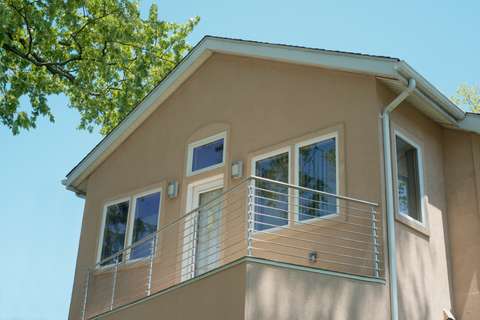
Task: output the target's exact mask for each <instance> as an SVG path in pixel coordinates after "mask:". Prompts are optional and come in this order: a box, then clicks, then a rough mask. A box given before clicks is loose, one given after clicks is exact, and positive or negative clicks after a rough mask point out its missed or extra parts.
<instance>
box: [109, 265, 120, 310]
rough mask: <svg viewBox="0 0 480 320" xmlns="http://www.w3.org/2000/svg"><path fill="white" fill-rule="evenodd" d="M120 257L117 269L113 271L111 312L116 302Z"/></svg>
mask: <svg viewBox="0 0 480 320" xmlns="http://www.w3.org/2000/svg"><path fill="white" fill-rule="evenodd" d="M118 258H119V256H117V257H116V258H115V268H114V271H113V283H112V299H111V300H110V310H112V309H113V303H114V302H115V288H116V287H117V274H118V260H119V259H118Z"/></svg>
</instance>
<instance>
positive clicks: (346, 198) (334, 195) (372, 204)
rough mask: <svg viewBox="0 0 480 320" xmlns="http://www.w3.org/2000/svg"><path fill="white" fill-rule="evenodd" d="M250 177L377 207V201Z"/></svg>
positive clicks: (254, 177) (259, 178)
mask: <svg viewBox="0 0 480 320" xmlns="http://www.w3.org/2000/svg"><path fill="white" fill-rule="evenodd" d="M250 178H252V179H254V180H256V181H264V182H269V183H273V184H276V185H280V186H284V187H288V188H291V189H296V190H300V191H309V192H313V193H318V194H322V195H326V196H332V197H335V198H338V199H341V200H347V201H351V202H356V203H361V204H364V205H369V206H374V207H378V203H374V202H370V201H365V200H360V199H356V198H351V197H346V196H341V195H338V194H334V193H329V192H325V191H320V190H315V189H310V188H306V187H301V186H299V185H294V184H289V183H286V182H281V181H277V180H271V179H267V178H262V177H257V176H251V177H250Z"/></svg>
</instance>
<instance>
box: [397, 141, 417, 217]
mask: <svg viewBox="0 0 480 320" xmlns="http://www.w3.org/2000/svg"><path fill="white" fill-rule="evenodd" d="M395 144H396V153H397V201H398V212H399V213H400V214H401V215H404V216H408V217H410V218H412V219H415V220H416V221H418V222H420V223H422V222H423V221H422V220H423V217H422V200H421V197H422V195H421V184H420V183H421V182H420V168H419V165H420V154H419V150H418V148H417V147H416V146H414V145H412V144H411V143H409V142H408V141H406V140H405V139H402V138H401V137H399V136H398V135H397V136H396V140H395Z"/></svg>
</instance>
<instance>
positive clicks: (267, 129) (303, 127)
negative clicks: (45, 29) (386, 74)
mask: <svg viewBox="0 0 480 320" xmlns="http://www.w3.org/2000/svg"><path fill="white" fill-rule="evenodd" d="M393 97H394V95H393V94H392V93H391V92H389V91H388V90H387V89H386V88H385V87H384V86H383V85H381V84H380V83H379V82H378V81H377V80H376V79H375V78H374V77H371V76H366V75H355V74H349V73H344V72H334V71H328V70H324V69H320V68H312V67H306V66H297V65H291V64H284V63H278V62H269V61H262V60H256V59H249V58H241V57H234V56H226V55H219V54H214V55H213V56H212V57H211V58H209V60H208V61H207V62H206V63H205V64H204V65H203V66H202V67H200V69H199V70H198V71H197V72H195V73H194V74H193V75H192V76H191V77H190V78H189V79H188V80H187V81H186V82H185V83H184V84H183V85H182V86H181V87H180V88H179V89H178V90H177V91H176V92H175V93H174V94H173V95H172V96H171V97H169V98H168V99H167V100H166V101H165V102H164V103H163V104H162V105H161V106H160V107H159V108H158V109H157V110H156V111H155V112H154V113H153V114H152V115H151V116H150V117H149V118H148V119H147V120H146V121H145V122H144V123H143V124H142V125H141V126H140V127H139V128H138V129H137V130H136V131H135V132H134V133H133V134H132V135H131V136H130V137H129V138H128V139H127V140H126V141H125V142H124V143H122V145H120V147H119V148H118V149H117V150H116V151H115V152H114V153H113V154H112V155H110V156H109V157H108V158H107V160H106V161H105V162H104V163H103V164H102V165H101V166H100V167H98V168H97V169H96V170H95V171H94V172H93V173H92V175H91V176H90V177H89V179H88V190H87V198H86V203H85V211H84V218H83V224H82V234H81V239H80V246H79V253H78V260H77V269H76V274H75V282H74V288H73V293H72V302H71V309H70V316H69V318H70V319H78V317H79V315H80V306H81V300H82V295H83V292H82V286H83V283H84V279H85V270H86V268H87V267H90V266H92V265H93V264H94V263H95V260H96V256H97V245H98V237H99V229H100V224H101V218H102V210H103V206H104V204H105V202H107V201H110V200H114V199H119V198H122V197H124V196H131V195H134V194H136V193H138V192H141V191H142V190H143V191H144V190H147V189H148V188H149V187H148V186H159V185H160V186H163V188H164V190H165V186H166V183H167V181H172V180H177V181H178V182H179V183H180V194H179V196H178V197H177V198H176V199H168V198H166V197H163V199H162V208H161V217H160V225H165V224H167V223H169V222H171V221H173V220H175V219H176V218H178V217H179V216H180V215H182V214H184V213H185V210H186V205H185V204H186V200H187V199H186V190H187V187H188V185H189V184H190V183H191V182H194V181H197V180H199V179H202V178H206V177H209V176H213V175H218V174H223V175H224V177H225V178H224V187H225V188H229V187H230V186H232V185H233V184H235V183H236V181H234V180H232V179H230V178H229V177H230V174H229V169H230V163H231V161H234V160H243V162H244V164H245V167H244V168H245V169H246V175H249V174H250V172H249V168H250V161H251V159H252V157H254V156H255V155H258V154H260V153H263V152H266V151H269V150H271V149H272V146H278V147H280V146H285V145H290V144H291V143H292V142H295V141H297V140H298V139H301V138H302V137H307V136H310V135H312V134H315V133H317V132H324V130H327V131H328V130H329V129H331V128H341V130H340V131H341V135H342V141H343V142H342V143H341V145H340V148H341V150H340V151H339V153H340V154H341V155H342V158H343V162H342V163H341V174H340V184H341V185H340V190H341V193H342V194H345V195H349V196H352V197H357V198H361V199H365V200H370V201H374V202H379V203H380V211H381V212H382V213H383V212H384V210H383V206H384V203H383V200H382V199H383V191H382V190H383V182H382V177H383V173H382V151H381V127H380V123H379V113H380V111H381V109H382V107H383V106H385V105H386V104H387V103H388V102H389V101H391V99H392V98H393ZM411 109H412V108H411V107H408V106H404V105H402V106H401V108H400V109H399V111H396V112H395V113H394V115H393V121H394V123H395V124H396V125H397V124H398V126H400V127H402V128H404V129H405V130H407V131H409V132H410V131H411V132H413V134H414V135H416V136H418V138H419V140H421V141H422V142H423V143H424V145H425V159H426V164H425V173H426V175H428V177H429V178H428V179H426V188H425V194H426V196H427V198H428V210H427V211H428V216H429V232H430V235H429V236H425V235H422V234H419V233H418V232H417V231H414V230H413V229H411V228H410V227H408V226H405V225H403V224H402V223H397V237H398V239H399V241H398V247H399V251H398V261H399V277H400V278H401V280H400V281H399V287H400V296H401V300H400V302H401V303H400V309H401V310H400V311H401V319H407V316H408V317H409V318H408V319H440V318H439V317H440V316H441V315H440V314H439V313H440V312H441V310H442V309H443V308H447V309H448V308H450V289H449V281H448V268H447V253H446V246H445V240H444V237H443V236H444V234H445V223H446V220H445V214H446V211H445V209H446V201H445V190H444V181H443V178H442V177H443V162H442V160H441V159H442V156H443V147H442V130H441V129H440V127H439V126H438V125H436V124H434V123H433V122H432V121H430V120H428V119H427V118H425V117H424V116H423V115H421V114H419V113H418V112H416V111H415V110H411ZM220 131H226V132H227V158H226V165H225V166H224V167H222V168H219V169H215V170H213V171H211V172H208V173H203V174H200V175H196V176H193V177H187V176H186V167H185V166H186V165H185V163H186V151H187V145H188V143H189V142H192V141H195V140H198V139H201V138H205V137H207V136H209V135H211V134H213V133H218V132H220ZM430 177H432V178H430ZM381 223H382V226H383V227H384V219H382V220H381ZM234 229H235V228H233V229H232V230H234ZM384 230H385V228H383V229H382V233H384V232H385V231H384ZM178 233H179V232H178V230H177V231H172V232H171V233H170V234H169V235H167V236H166V237H165V239H163V241H162V243H161V246H163V249H162V250H165V248H167V247H168V248H170V247H175V246H178V241H177V240H178V239H177V238H178ZM165 246H166V247H165ZM385 247H386V246H385V243H384V248H385ZM295 262H296V261H295ZM248 274H249V275H251V278H248V280H247V281H248V288H249V290H251V292H252V294H251V295H250V296H249V297H248V298H247V299H249V300H248V301H249V302H247V308H246V310H247V316H249V315H251V316H255V315H257V316H264V315H266V314H267V312H270V311H268V310H267V309H266V308H267V307H268V306H271V305H272V303H275V301H276V300H271V299H270V298H268V295H269V293H271V292H272V290H274V291H275V294H276V295H279V294H280V293H279V292H280V291H278V290H283V288H287V289H288V288H296V290H295V291H298V292H297V293H298V295H295V294H294V293H295V292H294V291H293V290H287V291H286V293H285V294H286V298H282V299H287V300H288V301H290V300H291V301H292V303H290V305H291V306H290V309H288V312H287V314H289V315H291V316H293V315H294V314H293V313H292V312H295V311H298V312H300V314H305V315H306V316H307V318H308V317H314V316H321V315H330V316H331V318H329V319H345V318H347V316H346V315H347V313H345V312H346V311H345V310H349V311H360V312H366V315H367V316H368V317H370V318H371V317H372V312H371V310H380V312H378V313H377V314H376V315H375V316H377V315H378V319H385V318H387V316H386V314H388V309H389V307H388V306H389V296H388V284H375V285H372V284H368V283H360V284H359V283H357V282H355V281H352V280H346V279H341V278H339V279H331V278H324V277H318V275H315V274H308V275H303V274H302V275H298V274H297V273H292V272H291V271H285V270H279V269H277V268H265V267H261V268H257V267H255V268H252V270H251V272H250V269H249V273H248ZM382 275H384V276H385V277H388V270H384V271H383V273H382ZM316 276H317V278H316ZM252 279H254V280H252ZM269 279H273V280H275V281H277V279H282V281H280V282H279V283H278V284H275V283H270V284H268V285H265V286H261V287H258V285H255V283H257V281H259V282H261V283H266V282H268V280H269ZM387 283H388V282H387ZM182 290H183V291H182V292H186V291H188V287H184V288H182ZM195 292H196V294H199V295H201V294H200V293H199V292H200V291H198V292H197V291H195ZM187 294H188V295H190V293H187ZM314 294H318V296H319V297H320V298H318V300H321V301H323V302H324V303H323V304H322V306H323V307H322V310H320V309H319V306H318V305H316V304H315V302H316V301H317V298H316V297H314V296H313V295H314ZM178 297H179V296H178ZM252 297H253V298H252ZM332 297H333V298H332ZM257 298H258V299H262V301H263V300H264V299H266V300H265V301H266V304H265V305H260V306H258V307H256V308H253V307H252V306H253V302H254V300H252V299H257ZM179 299H180V298H179ZM269 299H270V300H269ZM302 299H303V300H302ZM329 299H330V300H329ZM159 300H160V297H159ZM278 301H282V302H283V301H286V300H278ZM305 301H309V303H308V304H305V303H304V302H305ZM338 301H340V302H338ZM172 306H174V307H175V306H176V305H172ZM300 306H303V307H305V306H307V307H308V308H307V309H305V310H300V309H299V308H300ZM281 307H284V306H283V304H282V306H281ZM139 308H140V307H139ZM156 308H160V304H150V305H149V306H148V307H147V309H148V310H151V311H149V312H153V311H152V310H154V309H155V310H157V309H156ZM147 309H145V310H147ZM192 309H193V308H192ZM132 310H136V309H132ZM158 310H159V309H158ZM342 310H343V311H342ZM128 312H131V311H128ZM142 312H143V311H142ZM302 312H303V313H302ZM129 315H131V314H130V313H129ZM348 315H349V316H350V315H351V314H348ZM363 315H364V316H365V314H363ZM293 318H294V317H293ZM112 319H113V318H112ZM252 319H253V318H252ZM290 319H292V317H291V318H290Z"/></svg>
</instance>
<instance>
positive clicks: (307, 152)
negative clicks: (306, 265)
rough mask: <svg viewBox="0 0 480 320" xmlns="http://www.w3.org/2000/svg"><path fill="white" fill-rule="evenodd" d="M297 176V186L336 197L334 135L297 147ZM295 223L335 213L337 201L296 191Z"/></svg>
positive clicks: (335, 140)
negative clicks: (296, 220)
mask: <svg viewBox="0 0 480 320" xmlns="http://www.w3.org/2000/svg"><path fill="white" fill-rule="evenodd" d="M295 151H296V160H297V162H296V174H297V183H298V185H299V186H301V187H304V188H308V189H313V190H318V191H323V192H326V193H330V194H337V193H338V163H337V160H338V155H337V136H336V134H331V135H327V136H324V137H320V138H315V139H312V140H308V141H305V142H302V143H300V144H297V145H296V148H295ZM296 204H297V208H296V210H295V212H296V213H298V216H297V217H296V218H297V219H298V220H307V219H312V218H315V217H323V216H326V215H330V214H335V213H337V199H336V197H334V196H330V195H328V194H322V193H318V192H314V191H308V190H299V191H298V201H296Z"/></svg>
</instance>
